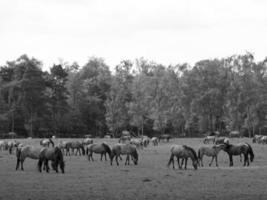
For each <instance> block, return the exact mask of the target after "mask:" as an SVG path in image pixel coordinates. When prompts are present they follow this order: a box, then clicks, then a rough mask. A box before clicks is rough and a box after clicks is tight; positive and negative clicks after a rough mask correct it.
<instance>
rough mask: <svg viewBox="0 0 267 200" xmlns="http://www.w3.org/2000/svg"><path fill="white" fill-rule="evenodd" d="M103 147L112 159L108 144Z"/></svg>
mask: <svg viewBox="0 0 267 200" xmlns="http://www.w3.org/2000/svg"><path fill="white" fill-rule="evenodd" d="M102 145H103V147H104V148H105V151H106V152H107V153H108V155H109V157H111V149H110V147H109V146H108V145H107V144H106V143H102Z"/></svg>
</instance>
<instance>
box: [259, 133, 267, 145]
mask: <svg viewBox="0 0 267 200" xmlns="http://www.w3.org/2000/svg"><path fill="white" fill-rule="evenodd" d="M260 143H261V144H267V136H266V135H264V136H262V137H261V138H260Z"/></svg>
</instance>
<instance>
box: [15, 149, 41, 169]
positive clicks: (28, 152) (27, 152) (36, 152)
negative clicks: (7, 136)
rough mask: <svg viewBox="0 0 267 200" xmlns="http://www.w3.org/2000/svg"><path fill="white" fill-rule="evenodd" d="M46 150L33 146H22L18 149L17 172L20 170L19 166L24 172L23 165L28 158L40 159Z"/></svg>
mask: <svg viewBox="0 0 267 200" xmlns="http://www.w3.org/2000/svg"><path fill="white" fill-rule="evenodd" d="M44 149H45V147H35V146H31V145H26V146H20V147H18V148H17V165H16V170H18V168H19V165H20V166H21V170H24V168H23V163H24V161H25V159H26V158H31V159H35V160H37V159H39V157H40V154H41V152H42V151H43V150H44Z"/></svg>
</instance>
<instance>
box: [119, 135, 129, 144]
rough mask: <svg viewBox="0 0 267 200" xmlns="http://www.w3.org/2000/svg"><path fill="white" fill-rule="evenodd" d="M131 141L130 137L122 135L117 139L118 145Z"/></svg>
mask: <svg viewBox="0 0 267 200" xmlns="http://www.w3.org/2000/svg"><path fill="white" fill-rule="evenodd" d="M130 140H131V136H130V135H123V136H121V137H120V139H119V143H128V142H130Z"/></svg>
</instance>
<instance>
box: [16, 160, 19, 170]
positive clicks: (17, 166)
mask: <svg viewBox="0 0 267 200" xmlns="http://www.w3.org/2000/svg"><path fill="white" fill-rule="evenodd" d="M19 163H20V159H19V158H17V165H16V170H18V168H19Z"/></svg>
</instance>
